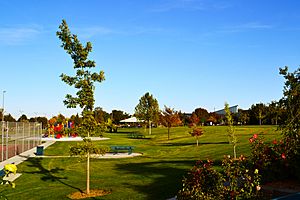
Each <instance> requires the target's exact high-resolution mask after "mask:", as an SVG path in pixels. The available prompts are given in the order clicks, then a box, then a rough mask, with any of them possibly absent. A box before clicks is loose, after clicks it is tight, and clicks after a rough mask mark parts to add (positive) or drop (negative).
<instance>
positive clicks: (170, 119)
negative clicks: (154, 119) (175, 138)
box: [160, 106, 181, 140]
mask: <svg viewBox="0 0 300 200" xmlns="http://www.w3.org/2000/svg"><path fill="white" fill-rule="evenodd" d="M160 116H161V119H160V121H161V123H162V125H163V126H165V127H167V128H168V140H169V139H170V129H171V128H172V127H173V126H178V125H180V124H181V121H180V117H179V114H178V112H177V111H175V110H174V109H171V108H168V107H167V106H165V109H164V111H162V113H161V115H160Z"/></svg>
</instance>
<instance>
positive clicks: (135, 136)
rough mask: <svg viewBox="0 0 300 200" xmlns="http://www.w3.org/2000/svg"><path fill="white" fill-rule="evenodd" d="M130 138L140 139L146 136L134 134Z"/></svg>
mask: <svg viewBox="0 0 300 200" xmlns="http://www.w3.org/2000/svg"><path fill="white" fill-rule="evenodd" d="M130 137H131V138H135V139H138V138H145V135H144V134H141V133H132V134H130Z"/></svg>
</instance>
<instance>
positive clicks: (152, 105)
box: [134, 92, 159, 135]
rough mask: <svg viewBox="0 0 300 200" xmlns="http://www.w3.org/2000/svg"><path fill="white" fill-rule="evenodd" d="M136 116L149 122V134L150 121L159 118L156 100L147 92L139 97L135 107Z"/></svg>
mask: <svg viewBox="0 0 300 200" xmlns="http://www.w3.org/2000/svg"><path fill="white" fill-rule="evenodd" d="M134 115H135V116H136V117H137V118H139V119H143V120H145V121H146V122H148V124H149V135H151V123H152V122H156V121H157V120H158V118H159V105H158V101H157V100H156V99H155V98H154V97H153V96H152V95H151V94H149V92H147V93H146V94H145V95H144V96H142V97H141V98H140V101H139V104H138V105H137V106H136V107H135V114H134Z"/></svg>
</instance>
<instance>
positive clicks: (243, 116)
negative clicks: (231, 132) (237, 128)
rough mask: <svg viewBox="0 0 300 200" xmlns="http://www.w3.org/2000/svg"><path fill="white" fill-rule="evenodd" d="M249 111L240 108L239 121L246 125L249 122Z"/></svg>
mask: <svg viewBox="0 0 300 200" xmlns="http://www.w3.org/2000/svg"><path fill="white" fill-rule="evenodd" d="M249 119H250V118H249V111H248V110H242V109H239V110H238V121H240V122H241V124H243V125H245V124H248V122H249Z"/></svg>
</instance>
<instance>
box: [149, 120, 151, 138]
mask: <svg viewBox="0 0 300 200" xmlns="http://www.w3.org/2000/svg"><path fill="white" fill-rule="evenodd" d="M149 135H151V121H149Z"/></svg>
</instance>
